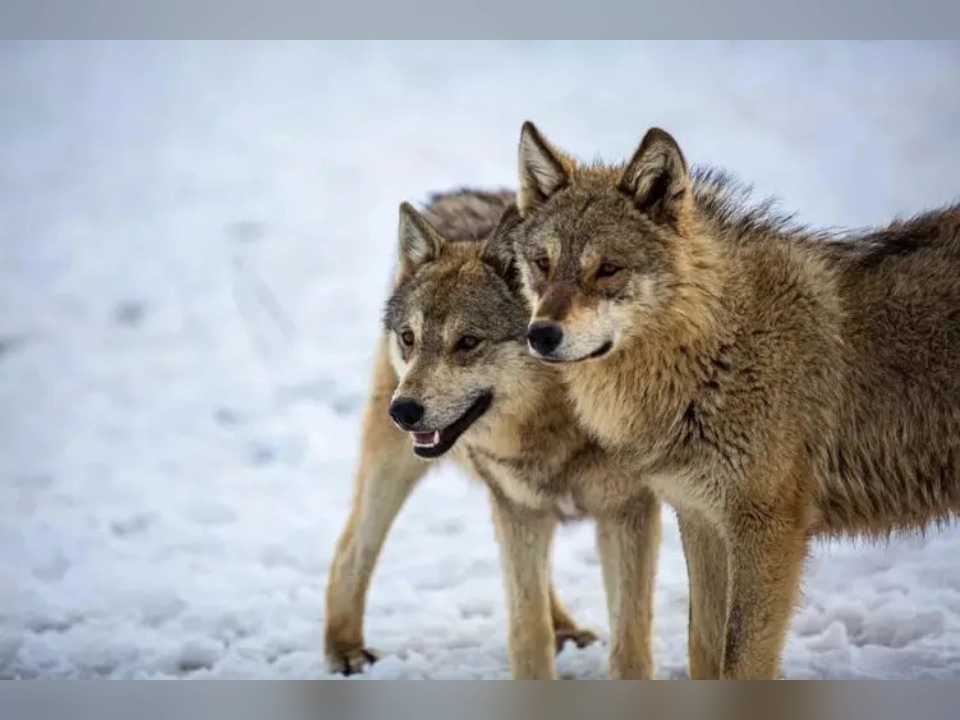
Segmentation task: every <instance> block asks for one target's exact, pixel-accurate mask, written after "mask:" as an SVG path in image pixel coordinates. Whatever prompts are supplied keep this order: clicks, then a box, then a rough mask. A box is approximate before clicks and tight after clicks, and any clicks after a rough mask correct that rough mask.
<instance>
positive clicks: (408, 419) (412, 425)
mask: <svg viewBox="0 0 960 720" xmlns="http://www.w3.org/2000/svg"><path fill="white" fill-rule="evenodd" d="M423 413H424V409H423V405H421V404H420V403H419V402H417V401H416V400H414V399H413V398H408V397H399V398H397V399H396V400H394V401H393V402H392V403H390V418H391V419H392V420H393V421H394V422H395V423H396V424H397V425H399V426H400V427H402V428H403V429H404V430H414V429H416V426H417V425H418V424H419V422H420V421H421V420H423Z"/></svg>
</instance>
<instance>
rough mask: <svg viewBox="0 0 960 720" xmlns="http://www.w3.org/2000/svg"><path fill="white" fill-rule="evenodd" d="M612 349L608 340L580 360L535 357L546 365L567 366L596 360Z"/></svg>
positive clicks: (547, 356) (546, 356) (611, 344)
mask: <svg viewBox="0 0 960 720" xmlns="http://www.w3.org/2000/svg"><path fill="white" fill-rule="evenodd" d="M612 349H613V342H612V341H610V340H607V342H605V343H604V344H603V345H601V346H600V347H598V348H597V349H596V350H594V351H593V352H592V353H590V354H589V355H584V356H583V357H580V358H574V359H573V360H564V359H563V358H558V357H550V356H549V355H537V359H539V360H542V361H543V362H546V363H553V364H554V365H569V364H571V363H578V362H584V361H585V360H594V359H596V358H600V357H603V356H604V355H606V354H607V353H608V352H610V351H611V350H612Z"/></svg>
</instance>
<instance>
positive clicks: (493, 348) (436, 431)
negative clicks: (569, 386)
mask: <svg viewBox="0 0 960 720" xmlns="http://www.w3.org/2000/svg"><path fill="white" fill-rule="evenodd" d="M494 219H495V216H494ZM519 219H520V218H519V213H518V212H517V210H516V207H515V206H513V205H511V206H510V207H508V208H507V210H506V211H505V212H503V214H502V217H501V218H500V221H499V223H498V225H497V230H496V231H495V232H494V233H493V235H492V236H491V237H490V238H489V239H488V240H476V239H459V240H451V239H448V238H446V237H444V236H443V235H441V234H440V232H439V231H438V230H437V228H436V227H435V226H434V225H432V224H431V223H430V222H428V221H427V219H426V218H425V217H424V216H423V215H421V214H420V213H418V212H417V211H416V210H414V209H413V207H411V206H410V205H409V204H407V203H404V204H403V205H401V206H400V228H399V240H400V261H399V270H398V275H397V279H396V285H395V288H394V291H393V294H392V295H391V297H390V299H389V300H388V302H387V306H386V310H385V312H384V326H385V329H386V331H387V333H388V334H389V349H390V359H391V362H392V364H393V366H394V369H395V370H396V372H397V375H398V377H399V379H400V382H399V385H398V386H397V389H396V392H395V393H394V396H393V400H392V403H391V405H390V416H391V418H392V419H393V421H394V423H395V424H396V425H397V426H398V427H399V428H400V429H402V430H404V431H406V432H409V433H411V435H412V439H413V450H414V452H415V453H416V454H417V455H419V456H421V457H425V458H435V457H439V456H440V455H442V454H444V453H445V452H446V451H447V450H449V449H450V448H451V447H452V446H453V445H454V443H456V441H457V439H458V438H459V437H460V436H461V435H463V434H464V433H468V432H478V431H480V430H481V429H482V428H484V427H490V423H492V422H495V421H496V418H497V417H498V416H502V415H503V414H509V413H511V412H513V411H514V410H515V409H516V403H517V402H518V398H519V397H521V396H522V395H523V390H524V389H525V386H526V385H528V383H529V380H530V378H531V375H533V376H536V374H537V372H538V370H537V367H536V366H537V365H539V363H537V362H536V361H534V360H532V358H531V357H530V355H529V353H528V352H527V350H526V347H525V339H524V338H525V333H526V329H527V321H528V318H529V309H528V308H527V306H526V304H525V302H524V299H523V295H522V293H521V292H520V289H519V284H518V282H517V279H516V270H515V267H514V266H513V264H512V262H511V259H512V258H511V253H510V252H509V250H507V249H506V248H504V247H502V245H501V242H502V239H503V238H507V237H509V230H510V227H511V226H512V225H514V224H516V223H517V222H519ZM498 239H501V240H498Z"/></svg>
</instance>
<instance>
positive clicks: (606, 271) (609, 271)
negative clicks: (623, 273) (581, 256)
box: [597, 262, 620, 278]
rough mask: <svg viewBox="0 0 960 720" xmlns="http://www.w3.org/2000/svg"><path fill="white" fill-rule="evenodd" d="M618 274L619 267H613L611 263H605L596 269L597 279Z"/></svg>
mask: <svg viewBox="0 0 960 720" xmlns="http://www.w3.org/2000/svg"><path fill="white" fill-rule="evenodd" d="M618 272H620V266H618V265H614V264H613V263H608V262H605V263H603V264H602V265H601V266H600V267H598V268H597V277H598V278H608V277H613V276H614V275H616V274H617V273H618Z"/></svg>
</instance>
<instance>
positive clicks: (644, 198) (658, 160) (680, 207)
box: [617, 127, 690, 229]
mask: <svg viewBox="0 0 960 720" xmlns="http://www.w3.org/2000/svg"><path fill="white" fill-rule="evenodd" d="M617 189H618V190H619V191H620V192H622V193H623V194H625V195H627V196H628V197H629V198H630V199H631V200H633V203H634V204H635V205H636V206H637V208H638V209H639V210H640V211H642V212H644V213H646V214H647V215H649V216H650V217H651V218H652V219H653V221H654V222H657V223H660V224H662V225H670V226H671V227H673V228H674V229H677V228H678V226H679V223H680V220H681V218H682V217H683V215H684V211H685V209H686V207H687V205H688V203H689V202H690V175H689V172H688V170H687V161H686V160H685V159H684V157H683V153H682V152H681V151H680V146H679V145H677V141H676V140H674V139H673V136H672V135H670V133H668V132H666V131H665V130H661V129H660V128H657V127H655V128H650V129H649V130H648V131H647V134H646V135H644V136H643V140H642V141H641V142H640V147H639V148H637V151H636V152H635V153H634V154H633V157H632V158H631V159H630V162H629V163H627V167H626V169H625V170H624V171H623V175H622V176H621V177H620V182H619V184H618V185H617Z"/></svg>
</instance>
